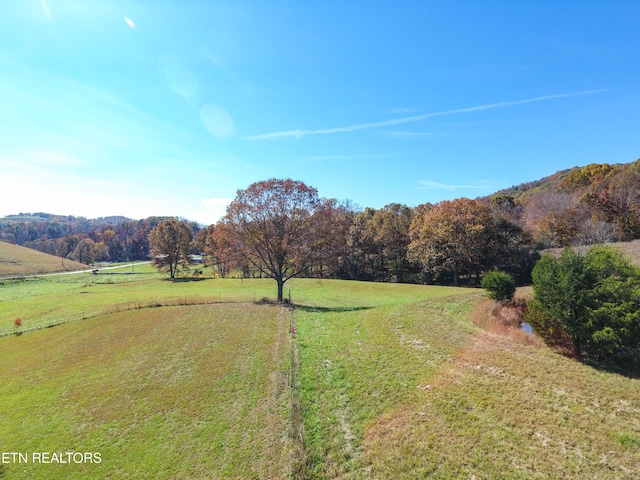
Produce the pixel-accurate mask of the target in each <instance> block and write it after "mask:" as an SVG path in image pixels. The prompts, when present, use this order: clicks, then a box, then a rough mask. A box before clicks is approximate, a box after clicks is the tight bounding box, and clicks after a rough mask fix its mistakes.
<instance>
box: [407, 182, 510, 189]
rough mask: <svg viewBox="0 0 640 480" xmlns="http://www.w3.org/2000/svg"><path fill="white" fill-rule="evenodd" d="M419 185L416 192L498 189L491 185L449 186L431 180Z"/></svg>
mask: <svg viewBox="0 0 640 480" xmlns="http://www.w3.org/2000/svg"><path fill="white" fill-rule="evenodd" d="M418 184H419V185H420V186H419V187H418V190H449V191H455V190H467V189H478V188H486V189H492V190H495V189H498V188H500V187H495V186H491V185H449V184H446V183H440V182H433V181H431V180H421V181H419V182H418Z"/></svg>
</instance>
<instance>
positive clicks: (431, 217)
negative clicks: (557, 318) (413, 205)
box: [409, 198, 536, 285]
mask: <svg viewBox="0 0 640 480" xmlns="http://www.w3.org/2000/svg"><path fill="white" fill-rule="evenodd" d="M417 211H419V212H421V213H420V214H418V215H416V216H415V217H414V219H413V222H412V224H411V244H410V245H409V254H410V256H411V257H412V258H414V259H415V260H417V261H419V262H420V263H421V264H422V265H423V268H424V270H425V272H426V273H427V274H428V275H430V276H431V278H432V279H434V280H436V281H439V282H442V281H443V279H444V278H445V277H446V276H447V275H451V276H452V277H453V284H454V285H459V283H460V276H462V275H466V277H467V281H468V283H469V284H471V283H473V282H476V281H477V280H478V279H479V277H480V274H481V273H482V272H483V271H486V270H491V269H496V268H497V269H500V270H504V271H505V272H508V273H510V274H512V275H513V276H514V277H516V278H518V279H519V280H520V281H522V280H523V279H524V278H525V277H526V276H527V275H528V271H530V268H531V267H532V266H533V262H534V260H533V258H535V256H536V253H535V250H534V249H533V247H532V245H531V239H530V237H529V236H528V235H527V234H526V233H525V232H523V230H522V229H521V228H520V227H519V226H517V225H515V224H513V223H511V222H509V221H508V220H506V219H505V218H502V217H500V216H496V214H495V213H494V212H493V211H492V210H491V208H490V207H489V206H487V205H485V204H483V203H480V202H478V201H476V200H470V199H468V198H459V199H456V200H451V201H449V200H446V201H443V202H440V203H437V204H435V205H433V206H429V207H428V208H422V209H417Z"/></svg>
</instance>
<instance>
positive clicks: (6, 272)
mask: <svg viewBox="0 0 640 480" xmlns="http://www.w3.org/2000/svg"><path fill="white" fill-rule="evenodd" d="M86 268H88V267H87V266H86V265H83V264H81V263H78V262H74V261H72V260H64V262H63V260H62V258H60V257H55V256H53V255H48V254H46V253H42V252H38V251H37V250H32V249H30V248H25V247H20V246H18V245H12V244H10V243H7V242H2V241H0V277H6V276H23V275H39V274H42V273H53V272H64V271H66V270H83V269H86Z"/></svg>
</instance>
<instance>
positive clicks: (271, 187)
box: [225, 178, 328, 302]
mask: <svg viewBox="0 0 640 480" xmlns="http://www.w3.org/2000/svg"><path fill="white" fill-rule="evenodd" d="M320 204H321V202H320V200H319V198H318V191H317V190H316V189H315V188H313V187H309V186H307V185H305V184H304V183H303V182H300V181H295V180H291V179H285V180H281V179H275V178H272V179H270V180H264V181H261V182H256V183H253V184H251V185H249V187H248V188H247V189H245V190H238V192H237V194H236V198H235V199H234V200H233V202H231V204H230V205H229V206H228V207H227V215H226V217H225V220H226V222H228V225H229V226H230V227H231V228H232V231H233V235H234V236H236V238H237V239H238V242H237V245H238V248H239V251H240V252H241V254H242V256H243V257H244V258H245V259H246V260H247V261H248V262H249V263H250V264H252V265H253V266H254V267H256V268H257V269H258V270H260V271H261V272H262V273H264V274H265V275H266V276H267V277H270V278H273V279H274V280H275V281H276V282H277V284H278V302H282V299H283V288H284V283H285V282H286V281H287V280H288V279H290V278H292V277H295V276H297V275H300V274H302V273H303V272H304V271H305V270H306V269H307V268H308V267H309V266H312V265H313V264H314V262H316V261H317V260H318V255H319V254H320V253H321V252H322V250H323V248H322V246H323V243H324V242H326V241H327V238H328V232H323V231H319V230H318V228H317V227H318V225H319V224H322V223H323V222H315V221H314V214H315V212H316V209H317V208H318V207H319V206H320Z"/></svg>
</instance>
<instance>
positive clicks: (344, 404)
mask: <svg viewBox="0 0 640 480" xmlns="http://www.w3.org/2000/svg"><path fill="white" fill-rule="evenodd" d="M369 285H370V284H369ZM397 288H398V289H399V290H400V289H403V288H404V287H402V286H397ZM353 293H354V295H356V296H357V297H361V298H362V297H363V296H364V292H363V291H362V290H361V289H360V288H359V286H358V285H354V290H353ZM381 293H382V292H381ZM389 293H393V292H391V291H390V292H389ZM447 293H449V292H447V291H445V290H444V289H442V290H438V289H430V290H429V293H428V294H426V295H425V293H424V292H423V294H422V295H423V297H422V298H423V299H422V300H419V299H418V298H413V299H412V298H411V295H408V292H405V295H390V296H389V297H387V298H386V299H385V300H386V301H385V305H382V306H379V307H377V308H369V309H362V310H349V309H348V308H345V307H347V306H348V305H349V302H348V301H345V299H343V300H342V302H338V304H337V305H335V304H334V305H335V307H334V308H333V309H322V310H320V309H317V310H315V311H314V310H312V309H307V310H306V311H300V310H299V311H297V313H296V323H297V327H298V343H297V345H298V360H299V364H300V371H299V374H298V384H299V389H300V396H301V403H302V407H303V419H304V425H303V438H304V446H305V456H304V458H301V459H300V464H299V465H298V471H299V472H300V477H303V478H380V479H388V478H639V477H640V396H639V395H638V391H640V382H639V381H638V380H637V379H629V378H625V377H621V376H619V375H615V374H610V373H603V372H598V371H595V370H593V369H591V368H589V367H585V366H583V365H580V364H578V363H576V362H574V361H571V360H568V359H566V358H564V357H560V356H558V355H556V354H553V353H551V352H550V351H549V350H547V349H546V348H540V347H535V346H531V345H522V344H519V343H517V342H516V341H514V340H512V339H509V338H505V337H502V336H497V335H494V334H490V333H488V332H484V331H482V330H478V329H477V328H475V327H473V326H472V325H471V324H470V323H469V321H468V314H469V309H470V307H471V305H472V304H473V303H474V302H475V301H476V299H477V297H478V293H469V291H466V292H465V291H464V290H458V291H456V293H462V295H456V296H449V297H442V295H446V294H447ZM429 294H431V295H433V296H434V298H433V299H429V300H425V299H424V297H428V296H429Z"/></svg>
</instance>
